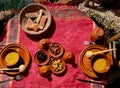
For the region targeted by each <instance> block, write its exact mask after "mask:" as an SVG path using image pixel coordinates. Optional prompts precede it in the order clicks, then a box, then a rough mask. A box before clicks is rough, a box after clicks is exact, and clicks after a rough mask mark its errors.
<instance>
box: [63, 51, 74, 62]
mask: <svg viewBox="0 0 120 88" xmlns="http://www.w3.org/2000/svg"><path fill="white" fill-rule="evenodd" d="M73 57H74V55H73V52H72V51H69V50H65V53H64V54H63V57H62V58H63V60H64V61H65V62H71V61H73Z"/></svg>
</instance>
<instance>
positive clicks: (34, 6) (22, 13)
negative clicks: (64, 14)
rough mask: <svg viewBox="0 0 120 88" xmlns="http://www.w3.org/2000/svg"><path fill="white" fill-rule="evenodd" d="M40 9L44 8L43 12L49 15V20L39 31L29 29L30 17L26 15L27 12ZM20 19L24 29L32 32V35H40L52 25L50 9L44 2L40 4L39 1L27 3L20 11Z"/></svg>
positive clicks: (29, 32)
mask: <svg viewBox="0 0 120 88" xmlns="http://www.w3.org/2000/svg"><path fill="white" fill-rule="evenodd" d="M40 9H42V10H43V12H42V13H43V14H44V16H46V17H47V21H46V23H45V26H44V28H43V29H41V30H38V31H33V30H28V28H27V27H26V24H27V20H28V17H26V13H31V12H38V11H39V10H40ZM19 19H20V25H21V27H22V29H23V31H24V32H26V33H27V34H30V35H39V34H42V33H43V32H45V31H46V30H47V29H48V28H49V27H50V25H51V13H50V11H49V10H48V8H47V7H46V6H44V5H42V4H39V3H31V4H29V5H27V6H25V7H24V8H23V9H22V10H21V11H20V14H19Z"/></svg>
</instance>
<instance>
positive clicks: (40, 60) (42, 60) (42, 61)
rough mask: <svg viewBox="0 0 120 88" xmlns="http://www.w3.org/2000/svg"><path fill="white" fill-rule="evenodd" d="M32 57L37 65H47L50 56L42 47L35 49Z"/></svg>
mask: <svg viewBox="0 0 120 88" xmlns="http://www.w3.org/2000/svg"><path fill="white" fill-rule="evenodd" d="M34 58H35V61H36V63H37V64H38V65H39V66H43V65H47V64H48V62H49V61H50V56H49V54H48V52H47V51H46V50H44V49H41V50H39V51H37V52H36V54H35V57H34Z"/></svg>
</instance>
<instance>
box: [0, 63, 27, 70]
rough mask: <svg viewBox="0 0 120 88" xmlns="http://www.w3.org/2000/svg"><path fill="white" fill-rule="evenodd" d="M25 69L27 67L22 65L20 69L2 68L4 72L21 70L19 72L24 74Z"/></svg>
mask: <svg viewBox="0 0 120 88" xmlns="http://www.w3.org/2000/svg"><path fill="white" fill-rule="evenodd" d="M25 69H26V67H25V65H23V64H22V65H20V66H19V67H18V68H0V70H4V71H6V70H19V72H23V71H25Z"/></svg>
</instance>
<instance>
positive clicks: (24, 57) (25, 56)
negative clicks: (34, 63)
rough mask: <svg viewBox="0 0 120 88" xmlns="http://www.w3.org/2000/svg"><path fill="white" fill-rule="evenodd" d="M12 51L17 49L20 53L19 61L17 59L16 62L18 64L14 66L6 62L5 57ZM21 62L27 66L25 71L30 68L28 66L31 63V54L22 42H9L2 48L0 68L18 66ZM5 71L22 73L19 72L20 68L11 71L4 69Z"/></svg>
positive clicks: (10, 73)
mask: <svg viewBox="0 0 120 88" xmlns="http://www.w3.org/2000/svg"><path fill="white" fill-rule="evenodd" d="M11 51H16V52H17V53H18V54H19V61H17V62H16V63H17V64H15V65H13V66H8V64H6V62H5V59H4V57H5V56H6V55H7V54H8V53H10V52H11ZM21 64H23V65H25V67H26V69H25V71H26V70H28V69H27V67H28V65H29V64H30V54H29V51H28V50H27V48H26V47H25V46H23V45H20V44H9V45H7V46H5V47H3V48H2V49H1V52H0V68H18V67H19V66H20V65H21ZM4 73H6V74H8V75H17V74H20V73H21V72H19V71H18V70H16V71H13V70H11V71H4Z"/></svg>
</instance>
